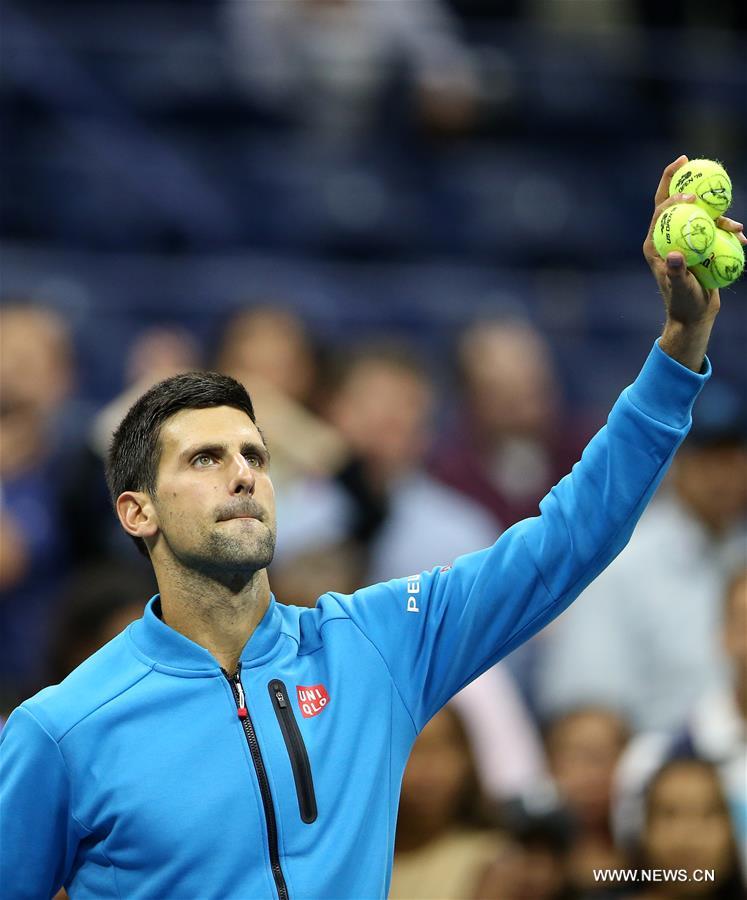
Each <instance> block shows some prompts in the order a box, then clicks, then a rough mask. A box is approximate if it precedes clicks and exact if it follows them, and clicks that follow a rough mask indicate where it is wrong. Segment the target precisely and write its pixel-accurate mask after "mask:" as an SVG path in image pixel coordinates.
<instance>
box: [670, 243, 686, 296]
mask: <svg viewBox="0 0 747 900" xmlns="http://www.w3.org/2000/svg"><path fill="white" fill-rule="evenodd" d="M666 262H667V276H668V278H669V285H670V287H671V289H672V297H673V298H675V297H677V296H681V295H682V294H685V293H687V266H686V265H685V257H684V256H683V255H682V254H681V253H677V252H674V253H668V254H667V260H666Z"/></svg>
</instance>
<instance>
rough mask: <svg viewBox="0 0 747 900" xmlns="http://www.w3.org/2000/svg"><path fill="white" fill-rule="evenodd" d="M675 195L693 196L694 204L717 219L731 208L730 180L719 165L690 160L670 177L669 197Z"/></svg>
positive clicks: (705, 161)
mask: <svg viewBox="0 0 747 900" xmlns="http://www.w3.org/2000/svg"><path fill="white" fill-rule="evenodd" d="M675 194H695V197H696V200H695V202H696V204H697V205H698V206H699V207H700V208H701V209H704V210H705V211H706V212H707V213H708V215H709V216H710V217H711V218H712V219H717V218H718V217H719V216H723V215H724V213H725V212H726V210H727V209H728V208H729V207H730V206H731V179H730V178H729V176H728V175H727V174H726V169H724V167H723V166H722V165H721V163H719V162H716V161H715V160H713V159H691V160H690V162H686V163H685V164H684V166H680V168H679V169H677V171H676V172H675V173H674V175H672V181H671V182H670V185H669V196H670V197H673V196H674V195H675Z"/></svg>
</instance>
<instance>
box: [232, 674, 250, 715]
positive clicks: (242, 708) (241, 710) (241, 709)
mask: <svg viewBox="0 0 747 900" xmlns="http://www.w3.org/2000/svg"><path fill="white" fill-rule="evenodd" d="M233 683H234V684H235V685H236V692H237V694H238V696H239V703H238V709H237V710H236V712H237V713H238V716H239V718H240V719H245V718H246V717H247V716H248V715H249V713H248V711H247V708H246V698H245V697H244V688H243V687H242V685H241V679H240V677H239V673H238V671H237V672H236V675H234V679H233Z"/></svg>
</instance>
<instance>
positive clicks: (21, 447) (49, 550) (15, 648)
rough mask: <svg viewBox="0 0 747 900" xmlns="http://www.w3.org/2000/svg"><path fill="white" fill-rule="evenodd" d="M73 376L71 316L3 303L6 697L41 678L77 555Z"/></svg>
mask: <svg viewBox="0 0 747 900" xmlns="http://www.w3.org/2000/svg"><path fill="white" fill-rule="evenodd" d="M73 382H74V365H73V351H72V343H71V339H70V335H69V333H68V330H67V327H66V325H65V323H64V322H63V320H62V318H61V317H60V316H59V315H58V314H57V313H55V312H53V311H52V310H50V309H44V308H42V307H40V306H35V305H33V304H22V303H10V304H8V305H7V306H5V307H4V308H3V309H2V311H0V421H1V424H2V427H0V482H1V484H2V490H1V492H0V542H1V543H0V698H1V699H0V703H2V704H3V705H4V706H8V705H11V706H12V704H13V701H14V700H19V699H21V698H22V697H23V696H25V695H26V693H27V692H29V693H30V692H33V691H34V690H36V689H37V688H38V686H39V679H40V678H41V677H42V676H43V674H44V665H45V660H46V654H47V648H48V643H49V639H50V634H49V620H50V615H51V614H53V611H54V604H55V602H56V598H57V596H58V594H57V592H58V590H59V582H60V579H62V578H63V577H64V575H65V572H66V570H67V566H68V561H69V547H68V544H67V533H68V532H67V527H66V524H67V523H66V521H65V520H64V519H63V510H62V508H61V506H60V495H59V492H60V483H61V480H62V477H61V475H62V474H63V473H64V472H65V466H64V464H63V460H64V459H65V455H66V453H67V451H68V448H67V447H65V446H64V442H61V440H60V436H61V429H60V428H58V427H57V425H58V423H59V422H60V421H61V420H62V419H63V418H64V415H63V409H64V408H65V406H66V404H67V402H68V399H69V397H70V395H71V392H72V385H73Z"/></svg>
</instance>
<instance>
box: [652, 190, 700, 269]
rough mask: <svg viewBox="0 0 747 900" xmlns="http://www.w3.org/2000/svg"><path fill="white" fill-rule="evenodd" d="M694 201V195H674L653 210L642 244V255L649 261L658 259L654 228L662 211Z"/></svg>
mask: <svg viewBox="0 0 747 900" xmlns="http://www.w3.org/2000/svg"><path fill="white" fill-rule="evenodd" d="M694 200H695V194H675V195H674V197H667V198H666V200H663V201H662V202H661V203H660V204H659V205H658V206H657V207H656V209H655V210H654V214H653V216H651V222H650V223H649V226H648V234H647V235H646V239H645V240H644V242H643V255H644V256H645V257H646V259H647V260H649V263H650V261H651V259H658V258H659V254H658V253H657V252H656V247H654V226H655V225H656V222H657V220H658V218H659V216H660V215H661V214H662V213H663V212H664V210H665V209H666V208H667V207H668V206H674V204H675V203H692V202H693V201H694Z"/></svg>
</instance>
